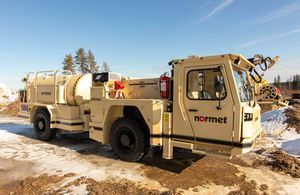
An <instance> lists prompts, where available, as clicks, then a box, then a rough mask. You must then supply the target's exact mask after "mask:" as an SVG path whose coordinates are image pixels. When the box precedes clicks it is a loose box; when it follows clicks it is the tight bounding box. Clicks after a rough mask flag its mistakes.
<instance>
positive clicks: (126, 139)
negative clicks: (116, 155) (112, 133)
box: [120, 134, 130, 146]
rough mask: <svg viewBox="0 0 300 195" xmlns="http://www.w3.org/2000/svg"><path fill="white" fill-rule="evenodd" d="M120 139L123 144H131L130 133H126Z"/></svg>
mask: <svg viewBox="0 0 300 195" xmlns="http://www.w3.org/2000/svg"><path fill="white" fill-rule="evenodd" d="M120 141H121V144H122V145H123V146H129V144H130V139H129V137H128V135H126V134H123V135H121V139H120Z"/></svg>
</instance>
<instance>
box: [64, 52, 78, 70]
mask: <svg viewBox="0 0 300 195" xmlns="http://www.w3.org/2000/svg"><path fill="white" fill-rule="evenodd" d="M62 64H63V70H69V71H71V72H72V73H75V65H74V60H73V56H72V54H68V55H66V56H65V59H64V61H63V62H62Z"/></svg>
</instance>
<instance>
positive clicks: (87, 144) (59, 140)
mask: <svg viewBox="0 0 300 195" xmlns="http://www.w3.org/2000/svg"><path fill="white" fill-rule="evenodd" d="M0 131H7V132H10V133H14V134H17V135H20V136H24V137H26V138H29V140H28V139H27V140H26V141H24V142H25V143H27V144H40V143H42V141H40V140H37V138H36V136H35V135H34V132H33V129H32V126H31V125H29V124H18V123H14V122H9V123H0ZM47 143H48V144H53V145H56V146H59V147H64V148H67V149H70V150H72V151H75V152H77V153H79V154H82V155H85V156H90V155H93V157H94V156H101V157H106V158H110V159H115V160H117V159H118V157H117V156H116V154H114V152H113V151H112V150H111V148H110V146H109V145H103V144H101V143H99V142H97V141H94V140H92V139H89V136H88V132H80V133H70V132H67V133H66V132H64V133H61V132H58V133H57V135H56V137H55V139H53V140H51V141H48V142H47ZM203 157H204V156H201V155H196V154H193V153H191V152H190V151H188V150H183V149H176V148H175V149H174V158H173V159H172V160H167V159H163V158H162V151H161V150H160V149H158V148H151V149H150V151H149V153H148V154H147V155H146V156H145V157H144V158H143V159H142V160H141V161H140V163H142V164H144V165H146V166H155V167H157V168H159V169H163V170H166V171H170V172H174V173H180V172H182V171H183V170H184V169H186V168H187V167H189V166H191V165H192V164H193V163H195V162H197V161H198V160H199V159H201V158H203Z"/></svg>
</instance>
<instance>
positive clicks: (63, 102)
mask: <svg viewBox="0 0 300 195" xmlns="http://www.w3.org/2000/svg"><path fill="white" fill-rule="evenodd" d="M237 59H239V60H240V63H239V64H238V65H237V64H234V61H235V60H237ZM170 65H171V66H172V74H171V77H170V82H171V91H170V97H169V98H168V99H164V98H161V97H160V90H161V87H160V78H151V79H129V78H126V77H121V75H120V74H117V73H105V75H106V76H107V79H106V80H105V81H103V82H102V81H99V80H95V78H96V77H97V76H98V77H101V76H103V75H104V74H103V75H102V74H101V73H100V74H95V75H92V74H87V75H72V74H59V72H58V71H54V72H50V73H47V75H43V74H44V72H38V73H31V74H33V76H31V77H30V74H29V75H28V76H27V78H26V79H25V83H26V86H25V91H26V94H27V95H26V101H24V103H23V108H24V107H25V106H24V105H25V104H26V105H27V106H28V110H23V113H25V112H26V111H28V115H29V118H30V122H31V123H33V124H34V127H35V130H36V129H39V128H40V129H41V130H43V129H45V127H44V126H43V125H47V123H44V124H42V123H41V122H39V117H40V118H41V120H42V118H43V115H41V113H46V114H44V115H47V116H49V126H50V129H59V130H64V131H88V132H89V135H90V138H92V139H94V140H96V141H99V142H101V143H103V144H111V142H112V141H115V140H112V139H114V137H113V136H112V131H117V132H119V133H120V132H123V131H122V130H119V131H118V130H115V129H116V128H118V127H119V126H120V125H121V126H122V123H121V121H122V120H121V121H120V119H122V118H126V120H128V121H129V122H130V121H132V120H133V121H136V122H137V123H138V124H140V129H142V130H139V131H144V132H142V133H141V132H138V133H137V134H136V133H135V131H132V132H133V136H131V137H130V135H131V134H132V133H130V131H129V130H126V131H125V133H123V134H121V135H120V137H119V138H116V139H120V140H117V141H116V143H117V144H119V145H120V144H122V145H121V146H120V147H123V145H124V151H125V153H126V152H128V151H129V148H130V147H133V146H132V145H134V144H131V142H132V143H134V141H132V139H140V138H139V137H138V136H140V135H143V136H142V137H143V139H145V140H144V142H145V143H146V145H147V147H148V145H149V146H152V147H155V146H160V147H162V148H163V158H167V159H171V158H172V157H173V148H174V147H179V148H186V149H190V150H192V151H193V152H194V153H201V154H208V155H217V156H226V157H231V156H234V155H238V154H243V153H246V152H248V151H250V150H251V148H252V146H253V145H254V142H255V140H256V139H257V138H258V137H259V135H260V133H261V126H260V107H259V105H258V104H257V103H256V102H255V100H254V98H252V99H251V98H249V100H247V101H241V97H240V96H241V94H240V88H239V86H238V84H237V79H236V77H239V79H240V76H241V77H242V73H243V74H244V78H243V79H247V80H248V81H249V72H247V70H248V69H247V68H248V67H250V66H253V65H252V64H251V63H250V62H249V61H247V60H246V59H245V58H243V57H242V56H241V55H232V54H228V55H218V56H208V57H198V56H191V57H189V58H186V59H179V60H172V61H171V62H170ZM99 75H100V76H99ZM200 77H201V78H200ZM217 78H219V79H220V78H221V80H222V82H221V83H222V87H220V88H217V87H216V86H217V85H218V84H220V82H219V81H217V80H218V79H217ZM115 82H122V83H123V85H124V89H123V90H121V92H122V96H121V97H117V98H116V94H117V93H118V92H117V89H116V88H115ZM218 86H219V85H218ZM219 89H220V90H219ZM247 90H248V89H247ZM249 92H251V91H250V88H249ZM251 93H252V95H253V92H251ZM248 95H250V94H248ZM249 97H250V96H249ZM23 99H24V98H23ZM21 105H22V104H21ZM41 110H42V111H41ZM47 113H48V114H47ZM38 116H39V117H38ZM126 120H125V121H126ZM129 122H128V123H129ZM116 123H117V124H116ZM131 124H133V126H134V124H135V123H134V122H131ZM124 128H125V127H124ZM128 128H129V127H128ZM112 129H113V130H112ZM125 129H126V128H125ZM129 129H130V128H129ZM36 131H37V130H36ZM45 131H46V130H45ZM43 132H44V131H43ZM43 132H42V133H43ZM126 132H127V133H126ZM45 140H46V139H45ZM144 142H143V144H145V143H144ZM139 143H140V142H138V140H135V144H136V145H138V144H139ZM113 149H114V147H113ZM133 150H136V149H135V148H133ZM146 150H148V148H146V149H145V151H143V152H142V153H143V155H144V153H146V152H147V151H146ZM117 153H118V152H117ZM131 153H132V152H131ZM131 153H130V154H129V152H128V155H131ZM118 155H119V154H118ZM125 155H126V154H124V155H123V154H121V155H119V156H121V158H122V159H125V160H130V161H135V160H139V159H140V158H141V156H142V155H141V156H139V157H135V158H126V156H125Z"/></svg>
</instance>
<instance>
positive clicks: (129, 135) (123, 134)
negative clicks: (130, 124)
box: [118, 128, 136, 153]
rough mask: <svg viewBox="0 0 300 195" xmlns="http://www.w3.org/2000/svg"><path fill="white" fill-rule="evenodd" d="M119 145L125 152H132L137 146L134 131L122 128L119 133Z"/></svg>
mask: <svg viewBox="0 0 300 195" xmlns="http://www.w3.org/2000/svg"><path fill="white" fill-rule="evenodd" d="M118 146H119V148H120V149H121V150H122V151H123V152H127V153H129V152H132V151H133V150H134V148H135V146H136V139H135V135H134V133H133V132H132V131H131V130H130V129H128V128H122V129H121V130H120V131H119V134H118Z"/></svg>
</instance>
